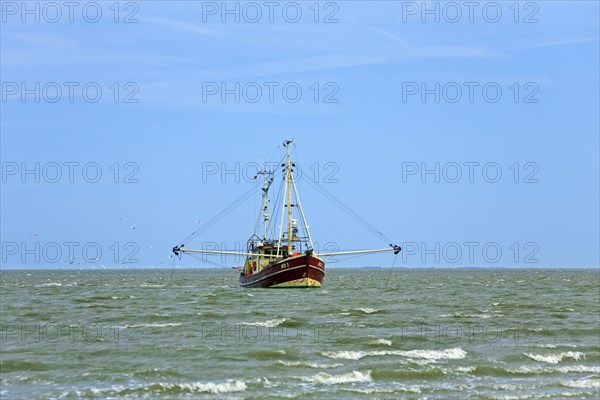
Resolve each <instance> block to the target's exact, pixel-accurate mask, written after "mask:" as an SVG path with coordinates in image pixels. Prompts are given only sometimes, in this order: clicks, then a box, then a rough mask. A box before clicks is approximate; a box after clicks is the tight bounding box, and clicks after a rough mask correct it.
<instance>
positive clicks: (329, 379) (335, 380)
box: [301, 371, 373, 385]
mask: <svg viewBox="0 0 600 400" xmlns="http://www.w3.org/2000/svg"><path fill="white" fill-rule="evenodd" d="M301 379H302V380H303V381H305V382H314V383H320V384H324V385H337V384H340V383H354V382H371V381H373V378H372V377H371V371H366V372H361V371H352V372H349V373H347V374H342V375H330V374H328V373H325V372H319V373H318V374H316V375H313V376H310V377H302V378H301Z"/></svg>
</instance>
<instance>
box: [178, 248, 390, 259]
mask: <svg viewBox="0 0 600 400" xmlns="http://www.w3.org/2000/svg"><path fill="white" fill-rule="evenodd" d="M400 250H401V247H400V246H391V248H389V249H374V250H350V251H338V252H333V253H316V254H314V255H315V256H316V257H330V256H344V255H350V254H367V253H386V252H388V251H393V252H394V254H398V253H399V252H400ZM173 253H175V255H179V253H204V254H225V255H232V256H244V257H249V256H254V255H255V253H245V252H239V251H229V250H194V249H184V248H182V247H179V246H175V247H173ZM261 257H265V258H277V255H267V254H263V255H261Z"/></svg>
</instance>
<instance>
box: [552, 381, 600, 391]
mask: <svg viewBox="0 0 600 400" xmlns="http://www.w3.org/2000/svg"><path fill="white" fill-rule="evenodd" d="M560 384H561V385H562V386H566V387H571V388H578V389H600V380H597V379H579V380H576V381H561V382H560Z"/></svg>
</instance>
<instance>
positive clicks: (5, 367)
mask: <svg viewBox="0 0 600 400" xmlns="http://www.w3.org/2000/svg"><path fill="white" fill-rule="evenodd" d="M48 369H50V366H48V365H46V364H44V363H42V362H33V361H22V360H2V361H0V370H2V372H10V371H45V370H48Z"/></svg>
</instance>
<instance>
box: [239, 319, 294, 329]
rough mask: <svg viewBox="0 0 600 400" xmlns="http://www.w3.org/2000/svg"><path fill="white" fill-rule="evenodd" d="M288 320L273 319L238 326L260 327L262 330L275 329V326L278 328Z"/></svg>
mask: <svg viewBox="0 0 600 400" xmlns="http://www.w3.org/2000/svg"><path fill="white" fill-rule="evenodd" d="M289 320H290V319H289V318H275V319H270V320H268V321H263V322H240V325H248V326H262V327H264V328H275V327H276V326H279V325H281V324H283V323H284V322H287V321H289Z"/></svg>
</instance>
